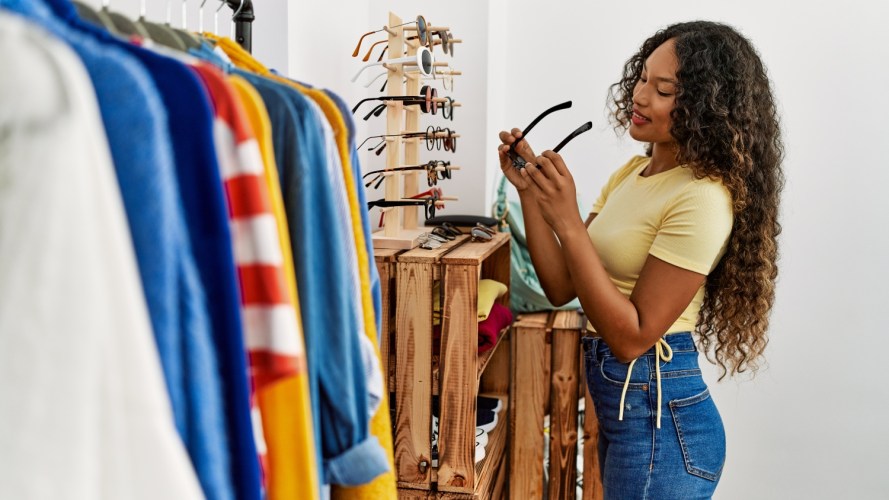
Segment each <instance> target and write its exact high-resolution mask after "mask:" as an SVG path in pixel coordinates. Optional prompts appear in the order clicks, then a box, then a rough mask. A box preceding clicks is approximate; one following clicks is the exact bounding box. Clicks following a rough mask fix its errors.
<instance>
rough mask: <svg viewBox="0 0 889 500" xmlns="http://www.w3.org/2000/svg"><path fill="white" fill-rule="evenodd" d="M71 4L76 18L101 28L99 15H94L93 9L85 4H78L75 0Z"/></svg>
mask: <svg viewBox="0 0 889 500" xmlns="http://www.w3.org/2000/svg"><path fill="white" fill-rule="evenodd" d="M71 3H73V4H74V8H75V9H76V10H77V16H78V17H80V18H81V19H83V20H84V21H87V22H90V23H92V24H95V25H96V26H102V20H101V19H99V14H98V13H96V10H95V9H93V8H92V7H90V6H89V5H87V4H85V3H82V2H78V1H77V0H74V1H73V2H71Z"/></svg>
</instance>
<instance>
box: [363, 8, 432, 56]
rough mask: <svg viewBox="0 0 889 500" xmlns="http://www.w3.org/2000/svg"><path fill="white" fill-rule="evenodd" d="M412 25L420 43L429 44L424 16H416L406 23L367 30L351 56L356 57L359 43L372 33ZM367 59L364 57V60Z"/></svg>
mask: <svg viewBox="0 0 889 500" xmlns="http://www.w3.org/2000/svg"><path fill="white" fill-rule="evenodd" d="M412 24H413V25H414V29H415V30H416V31H417V37H416V38H418V39H419V40H420V45H428V44H429V32H428V30H427V26H426V18H424V17H423V16H417V19H415V20H414V21H408V22H406V23H402V24H398V25H395V26H383V28H382V29H378V30H376V31H368V32H367V33H365V34H363V35H361V38H359V39H358V45H356V46H355V50H354V51H353V52H352V57H358V53H359V52H361V44H362V43H363V42H364V39H365V38H367V37H369V36H370V35H373V34H374V33H379V32H381V31H389V30H391V29H392V28H400V27H402V26H409V25H412ZM366 60H367V59H365V61H366Z"/></svg>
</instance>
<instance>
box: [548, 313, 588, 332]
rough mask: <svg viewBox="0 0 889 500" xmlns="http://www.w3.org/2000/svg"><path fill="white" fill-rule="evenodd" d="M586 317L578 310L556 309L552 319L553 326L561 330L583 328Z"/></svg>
mask: <svg viewBox="0 0 889 500" xmlns="http://www.w3.org/2000/svg"><path fill="white" fill-rule="evenodd" d="M584 325H586V319H585V317H584V316H583V315H582V314H580V313H579V312H578V311H556V312H555V314H554V317H553V320H552V328H553V329H559V330H578V331H580V330H583V329H584Z"/></svg>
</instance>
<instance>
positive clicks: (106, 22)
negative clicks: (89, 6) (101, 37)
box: [96, 0, 120, 35]
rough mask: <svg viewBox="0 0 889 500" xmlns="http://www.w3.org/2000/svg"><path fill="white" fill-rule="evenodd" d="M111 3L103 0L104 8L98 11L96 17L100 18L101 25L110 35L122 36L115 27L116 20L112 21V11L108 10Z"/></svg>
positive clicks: (109, 0) (108, 0)
mask: <svg viewBox="0 0 889 500" xmlns="http://www.w3.org/2000/svg"><path fill="white" fill-rule="evenodd" d="M110 3H111V0H102V8H101V9H99V10H97V11H96V17H98V18H99V24H100V25H101V26H102V27H103V28H105V29H106V30H108V31H109V32H110V33H113V34H115V35H120V33H118V31H117V27H116V26H115V25H114V20H113V19H111V11H110V10H108V5H109V4H110Z"/></svg>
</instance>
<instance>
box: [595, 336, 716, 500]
mask: <svg viewBox="0 0 889 500" xmlns="http://www.w3.org/2000/svg"><path fill="white" fill-rule="evenodd" d="M665 340H666V341H667V343H668V344H669V345H670V347H671V348H672V350H673V358H672V360H671V361H669V362H664V361H663V360H662V361H661V377H660V378H661V390H662V391H663V394H662V396H661V399H662V408H661V413H662V415H661V428H660V429H658V428H657V412H658V395H657V391H658V389H657V387H658V386H657V379H656V370H655V351H654V349H651V350H649V351H648V352H647V353H645V354H644V355H642V356H640V357H639V359H638V360H637V361H636V363H635V365H634V366H633V371H632V375H631V377H630V384H629V387H628V389H627V394H626V398H625V401H624V414H623V420H618V415H619V410H620V408H619V406H620V400H621V391H622V389H623V387H624V382H625V381H626V378H627V369H628V368H629V364H628V363H621V362H620V361H618V360H617V358H615V357H614V354H613V353H612V352H611V349H610V348H609V347H608V346H607V345H606V344H605V342H604V341H603V340H602V339H601V338H591V337H585V338H584V339H583V353H584V361H585V369H586V378H587V385H588V386H589V389H590V394H591V395H592V398H593V403H594V405H595V409H596V416H597V417H598V420H599V443H598V447H599V465H600V467H601V473H602V482H603V486H604V493H605V499H606V500H608V499H620V500H624V499H627V500H636V499H656V500H671V499H677V500H680V499H681V500H691V499H699V498H711V497H712V496H713V492H714V491H715V490H716V484H717V483H718V482H719V477H720V475H721V474H722V467H723V464H724V463H725V429H724V428H723V425H722V418H721V417H720V416H719V411H718V410H717V409H716V405H715V404H714V403H713V399H712V398H711V397H710V392H709V390H708V389H707V385H706V384H705V383H704V379H703V378H702V377H701V370H700V367H699V366H698V351H697V349H696V348H695V344H694V339H693V338H692V336H691V334H690V333H688V332H684V333H674V334H669V335H667V336H666V337H665Z"/></svg>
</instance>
